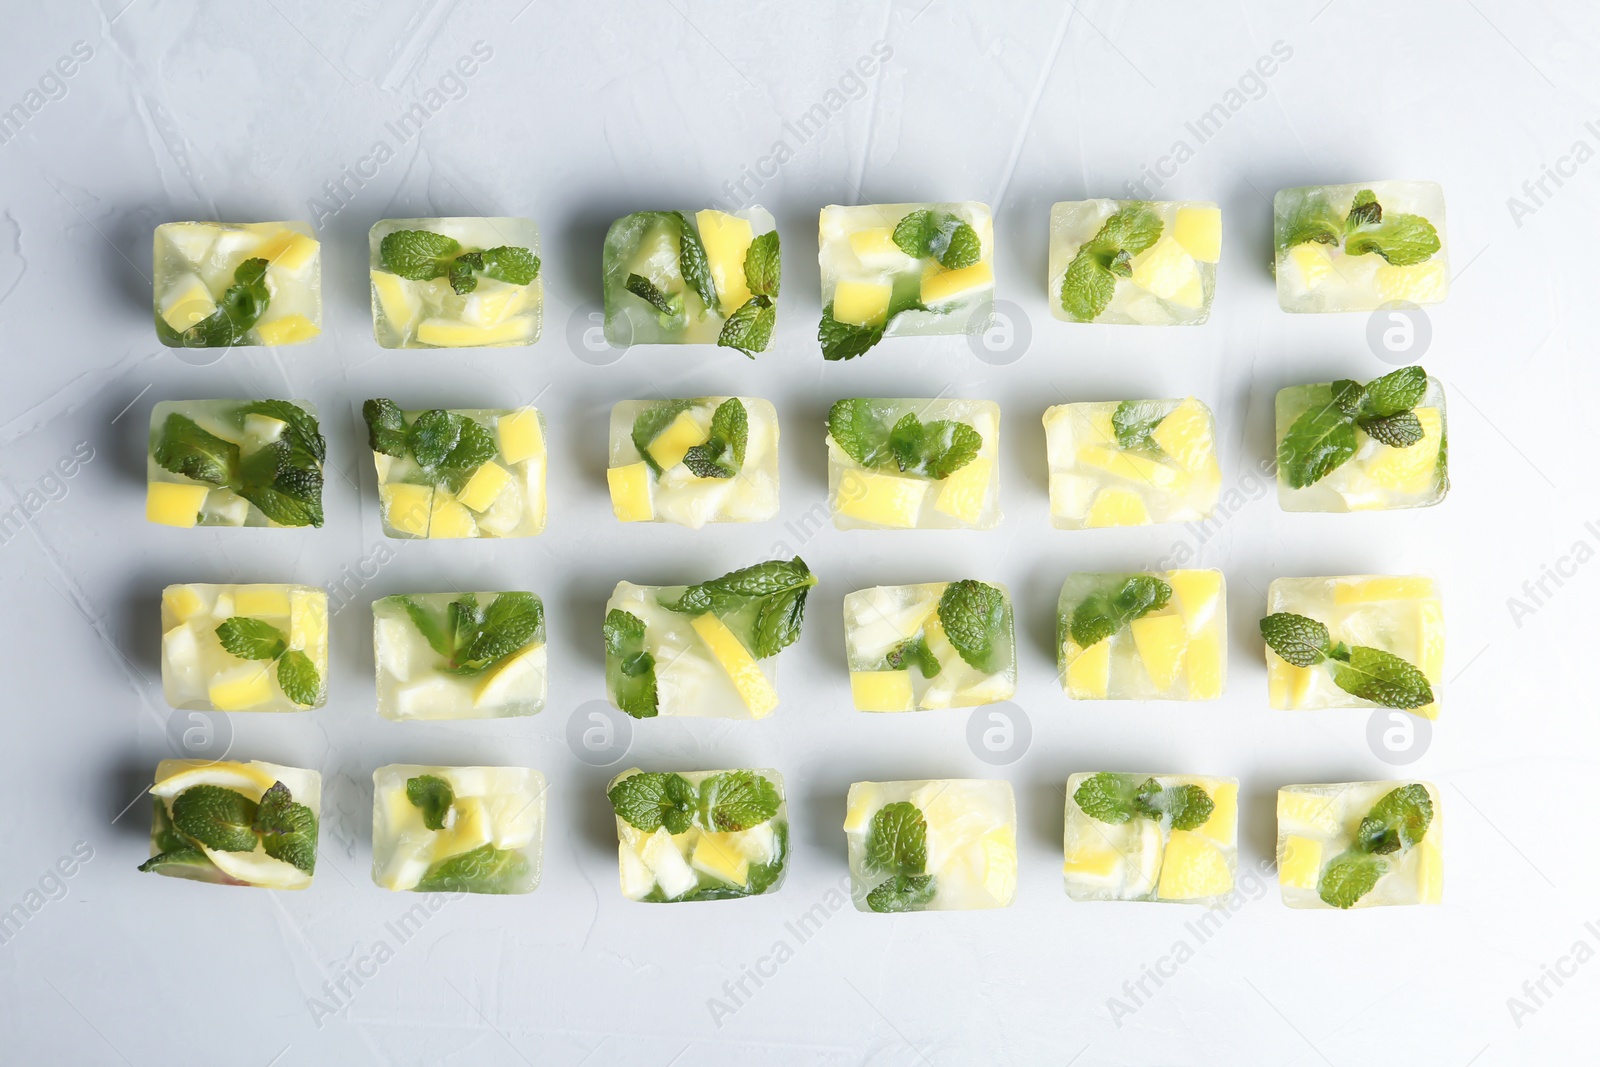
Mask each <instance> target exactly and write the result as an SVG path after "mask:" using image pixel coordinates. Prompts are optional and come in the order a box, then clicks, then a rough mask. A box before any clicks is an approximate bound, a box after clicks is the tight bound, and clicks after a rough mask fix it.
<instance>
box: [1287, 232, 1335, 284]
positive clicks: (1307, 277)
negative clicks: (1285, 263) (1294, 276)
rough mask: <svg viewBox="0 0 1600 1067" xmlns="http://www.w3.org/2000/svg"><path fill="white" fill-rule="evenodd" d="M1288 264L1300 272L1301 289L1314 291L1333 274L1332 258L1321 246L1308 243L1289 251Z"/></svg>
mask: <svg viewBox="0 0 1600 1067" xmlns="http://www.w3.org/2000/svg"><path fill="white" fill-rule="evenodd" d="M1288 258H1289V262H1290V263H1292V264H1294V267H1295V269H1296V270H1297V271H1299V272H1300V279H1301V282H1302V287H1303V288H1304V289H1306V290H1311V289H1315V288H1316V287H1317V286H1319V285H1321V284H1322V281H1323V279H1324V278H1326V277H1327V276H1328V275H1330V274H1332V273H1333V257H1332V256H1330V255H1329V254H1328V250H1327V249H1325V248H1323V247H1322V246H1321V245H1319V244H1317V243H1315V242H1312V241H1308V242H1306V243H1304V244H1298V245H1295V246H1294V247H1293V248H1291V249H1289V255H1288Z"/></svg>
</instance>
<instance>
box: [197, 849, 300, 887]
mask: <svg viewBox="0 0 1600 1067" xmlns="http://www.w3.org/2000/svg"><path fill="white" fill-rule="evenodd" d="M201 848H205V846H204V845H202V846H201ZM205 853H206V858H207V859H209V860H210V861H211V862H212V863H214V864H216V865H217V869H218V870H220V871H221V872H222V873H223V874H225V875H227V876H228V877H229V878H236V879H238V880H239V881H241V882H249V883H250V884H251V885H253V886H260V887H261V888H262V889H304V888H306V887H307V886H309V885H310V884H311V876H310V875H309V874H307V873H306V872H305V871H302V870H301V869H300V868H299V867H296V866H295V865H294V864H292V863H285V862H283V860H279V859H273V858H272V857H271V856H269V855H267V854H266V853H265V852H259V851H258V852H220V851H218V850H216V849H210V848H206V849H205Z"/></svg>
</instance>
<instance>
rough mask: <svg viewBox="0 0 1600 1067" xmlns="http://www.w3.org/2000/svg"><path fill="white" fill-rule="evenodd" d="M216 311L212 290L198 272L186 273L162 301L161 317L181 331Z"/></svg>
mask: <svg viewBox="0 0 1600 1067" xmlns="http://www.w3.org/2000/svg"><path fill="white" fill-rule="evenodd" d="M216 311H217V304H216V301H214V300H212V299H211V290H209V289H207V288H206V283H205V282H203V281H201V280H200V277H199V275H196V274H185V275H184V276H182V277H181V278H179V279H178V280H177V281H176V282H174V283H173V284H172V286H171V287H170V288H169V289H168V290H167V295H166V299H164V300H162V302H161V318H162V319H163V320H164V321H165V322H166V324H167V325H168V326H171V327H172V328H173V329H174V330H176V331H178V332H179V333H182V332H183V331H184V330H187V329H188V328H189V327H191V326H193V325H194V324H195V323H197V322H200V321H202V320H204V319H208V318H210V317H211V316H212V315H214V314H216Z"/></svg>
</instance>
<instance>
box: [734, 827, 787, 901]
mask: <svg viewBox="0 0 1600 1067" xmlns="http://www.w3.org/2000/svg"><path fill="white" fill-rule="evenodd" d="M788 858H789V824H788V823H786V822H778V823H773V824H772V858H771V859H770V860H768V861H767V862H766V863H760V864H753V865H752V866H751V867H750V874H749V875H748V877H747V878H746V880H745V884H746V885H747V886H748V887H749V889H750V894H751V895H752V896H755V895H758V894H761V893H765V892H767V891H768V890H770V889H774V888H776V887H777V885H778V883H779V882H781V881H783V867H784V863H785V862H786V861H787V860H788Z"/></svg>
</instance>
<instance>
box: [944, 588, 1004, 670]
mask: <svg viewBox="0 0 1600 1067" xmlns="http://www.w3.org/2000/svg"><path fill="white" fill-rule="evenodd" d="M1010 618H1011V609H1010V605H1008V604H1007V603H1006V598H1005V594H1004V593H1002V592H1000V590H998V589H996V588H995V587H994V586H992V585H985V584H984V583H982V582H979V581H974V580H973V579H971V578H964V579H962V580H961V581H959V582H951V583H950V584H949V585H948V586H946V587H945V590H944V595H943V596H941V597H940V598H939V623H940V625H942V626H943V627H944V632H945V636H946V637H948V638H949V639H950V643H951V644H952V645H954V646H955V650H956V651H957V652H958V653H960V655H961V658H962V659H964V660H966V661H967V663H968V664H969V665H971V666H972V667H973V668H975V669H977V670H980V671H982V672H983V673H985V674H993V673H995V672H996V671H998V670H1001V669H1002V668H1004V667H1005V666H1006V664H1005V662H1004V661H1005V653H1006V648H1005V645H1004V643H1003V638H1004V636H1005V632H1006V629H1007V626H1008V624H1009V623H1010Z"/></svg>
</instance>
